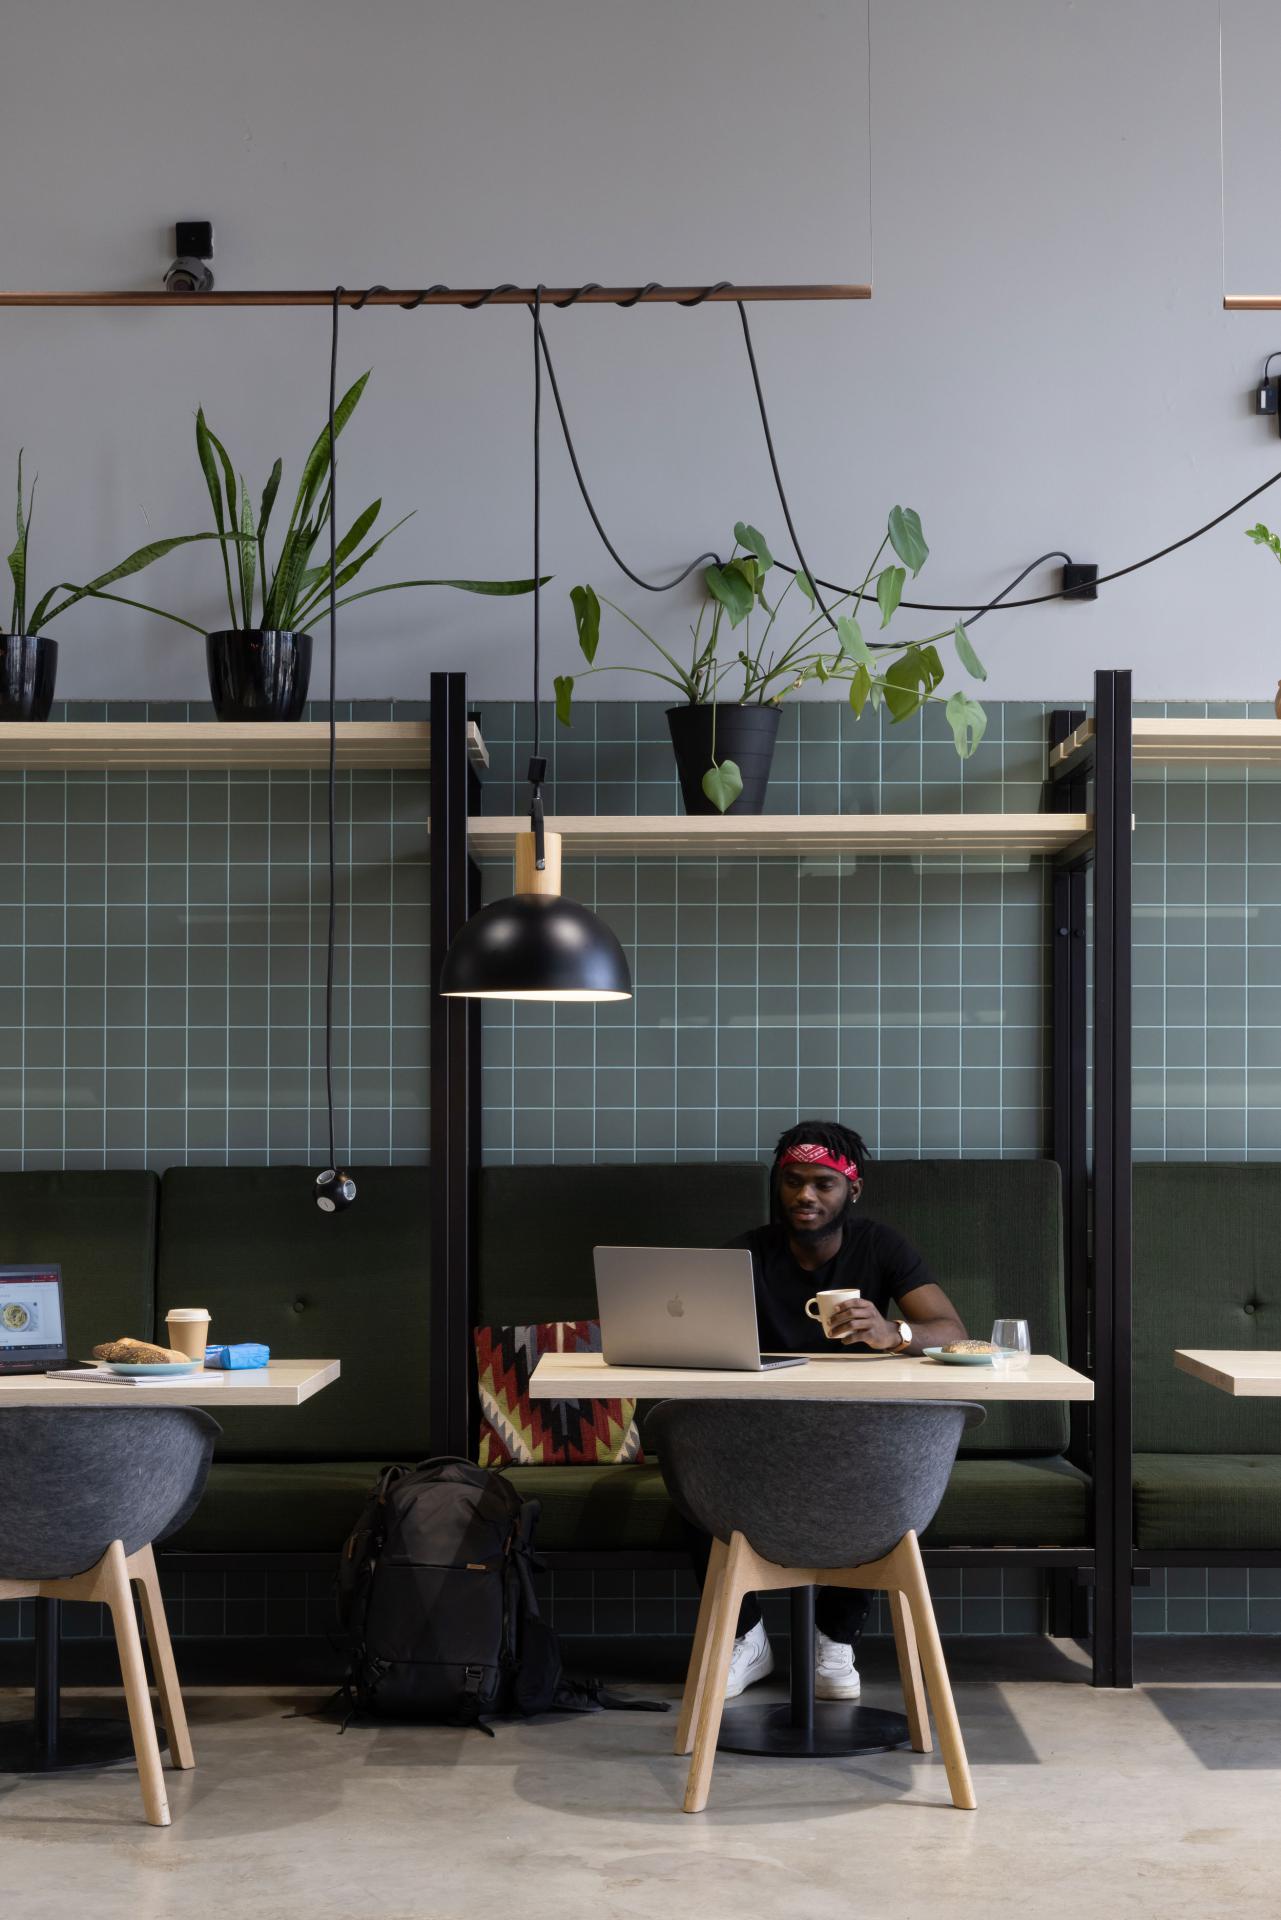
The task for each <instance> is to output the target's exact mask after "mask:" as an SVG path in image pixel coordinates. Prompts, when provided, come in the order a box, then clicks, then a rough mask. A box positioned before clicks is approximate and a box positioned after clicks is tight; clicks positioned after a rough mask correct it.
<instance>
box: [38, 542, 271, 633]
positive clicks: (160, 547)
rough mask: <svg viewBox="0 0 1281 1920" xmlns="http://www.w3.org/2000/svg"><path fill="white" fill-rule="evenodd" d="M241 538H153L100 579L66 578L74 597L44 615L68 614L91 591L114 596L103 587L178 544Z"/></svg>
mask: <svg viewBox="0 0 1281 1920" xmlns="http://www.w3.org/2000/svg"><path fill="white" fill-rule="evenodd" d="M240 538H241V536H240V534H238V533H226V534H220V533H180V534H177V535H176V536H175V537H173V538H172V539H169V540H153V541H152V542H151V544H150V545H149V546H146V547H139V548H138V549H137V551H136V552H134V553H131V554H130V555H129V556H128V558H127V559H125V560H122V561H121V562H120V565H119V566H118V567H112V568H111V569H110V570H109V571H108V572H107V573H100V574H99V575H98V576H97V578H96V579H94V580H89V581H87V582H86V583H85V585H84V586H82V587H73V586H72V585H71V584H70V582H69V581H64V582H63V586H64V587H65V588H66V591H67V592H68V593H69V594H70V595H71V598H70V599H69V600H64V601H62V602H61V604H60V605H58V606H56V607H54V608H53V609H52V611H51V612H49V613H46V614H45V615H44V618H45V619H46V620H52V619H53V618H54V615H55V614H59V613H65V612H66V610H67V608H68V607H73V606H74V605H75V604H76V602H77V601H78V600H83V599H84V598H85V596H86V595H87V594H88V595H93V596H95V597H96V598H98V599H101V600H106V599H110V598H112V596H111V595H110V594H104V593H103V592H102V591H101V589H102V588H103V587H109V586H112V585H113V584H114V583H115V581H117V580H127V579H128V578H129V576H130V574H132V573H141V572H142V570H143V568H144V567H149V566H151V565H153V564H154V562H155V561H157V560H163V558H164V556H165V555H166V554H167V553H172V552H173V551H174V549H175V548H176V547H189V546H192V545H193V544H194V543H195V542H196V541H197V540H218V541H220V542H222V543H223V544H224V546H225V545H226V544H227V543H228V542H231V541H239V540H240ZM61 590H62V589H61V588H59V589H58V591H61ZM117 597H118V596H117ZM52 598H53V596H52V594H46V595H45V598H44V600H42V601H41V603H40V605H41V608H43V607H44V606H45V604H46V602H47V601H49V600H51V599H52ZM135 604H137V603H136V602H134V601H127V602H126V605H128V606H133V605H135ZM146 611H147V612H148V613H153V612H154V613H160V612H161V609H160V608H158V607H156V608H153V607H148V608H147V609H146ZM162 617H163V618H166V619H176V618H177V615H176V614H164V615H162ZM179 624H180V625H183V626H187V625H190V624H191V623H190V622H189V621H181V622H179ZM203 631H204V629H203V627H197V628H196V632H197V633H203Z"/></svg>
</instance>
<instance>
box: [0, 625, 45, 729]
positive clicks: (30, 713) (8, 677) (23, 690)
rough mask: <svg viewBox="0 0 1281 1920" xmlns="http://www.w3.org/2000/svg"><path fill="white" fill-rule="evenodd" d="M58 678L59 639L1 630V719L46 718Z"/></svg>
mask: <svg viewBox="0 0 1281 1920" xmlns="http://www.w3.org/2000/svg"><path fill="white" fill-rule="evenodd" d="M57 678H58V642H57V641H56V640H46V639H45V637H44V635H43V634H42V633H0V720H47V719H48V718H49V709H50V707H51V706H52V705H53V689H54V683H55V681H56V680H57Z"/></svg>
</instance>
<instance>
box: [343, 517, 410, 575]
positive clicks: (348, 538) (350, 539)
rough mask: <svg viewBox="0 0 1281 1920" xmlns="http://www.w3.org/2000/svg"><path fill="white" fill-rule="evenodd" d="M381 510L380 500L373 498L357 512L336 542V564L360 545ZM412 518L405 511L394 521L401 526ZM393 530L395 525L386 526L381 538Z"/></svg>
mask: <svg viewBox="0 0 1281 1920" xmlns="http://www.w3.org/2000/svg"><path fill="white" fill-rule="evenodd" d="M382 510H383V503H382V501H381V500H375V501H374V503H373V505H372V506H368V507H366V508H365V511H364V512H363V513H358V514H357V515H356V518H355V519H354V520H353V521H352V523H351V525H350V526H349V527H348V529H347V531H346V533H345V534H344V535H343V537H342V539H341V540H340V541H339V542H338V545H337V546H336V547H335V549H334V561H335V563H336V565H338V566H341V565H342V563H343V561H344V560H346V559H348V558H349V556H350V555H351V554H353V553H354V552H355V551H356V548H357V547H358V546H359V545H360V543H361V541H362V540H363V539H364V537H365V535H366V534H367V533H368V532H369V529H370V528H371V527H372V526H373V524H374V521H375V520H376V519H377V518H378V516H379V514H380V513H381V512H382ZM412 518H413V515H412V514H408V513H407V514H406V515H405V516H404V519H402V520H398V521H397V522H396V526H398V527H403V526H404V524H405V520H411V519H412ZM395 531H396V528H395V527H388V529H387V532H386V533H385V534H384V535H383V539H384V540H386V539H387V538H388V536H389V535H390V534H392V533H394V532H395ZM328 571H329V563H328V561H326V563H325V572H326V573H328Z"/></svg>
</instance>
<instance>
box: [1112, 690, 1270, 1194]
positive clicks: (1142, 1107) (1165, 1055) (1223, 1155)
mask: <svg viewBox="0 0 1281 1920" xmlns="http://www.w3.org/2000/svg"><path fill="white" fill-rule="evenodd" d="M1136 711H1137V712H1138V713H1140V714H1149V715H1153V716H1162V715H1177V716H1178V717H1180V718H1194V717H1200V718H1206V717H1215V718H1225V719H1247V718H1248V719H1271V718H1272V717H1273V709H1272V703H1271V702H1270V701H1268V702H1266V703H1263V702H1260V703H1257V704H1252V705H1249V706H1247V705H1243V704H1235V705H1228V704H1218V705H1213V704H1212V705H1202V706H1190V705H1179V706H1178V707H1172V706H1171V707H1166V706H1160V705H1153V706H1140V707H1138V708H1137V709H1136ZM1134 794H1135V819H1136V825H1135V836H1134V863H1135V864H1134V1149H1135V1154H1136V1156H1137V1157H1139V1158H1141V1159H1149V1160H1259V1159H1263V1160H1273V1159H1276V1158H1277V1157H1278V1155H1279V1154H1281V780H1278V779H1277V778H1276V776H1275V775H1274V774H1271V773H1270V772H1269V771H1268V770H1266V769H1258V768H1249V767H1241V768H1234V769H1231V770H1230V775H1228V773H1227V770H1219V769H1215V770H1213V771H1209V770H1206V769H1203V768H1194V767H1187V768H1178V769H1175V770H1169V771H1167V772H1165V773H1164V775H1163V776H1162V777H1161V778H1160V779H1141V780H1137V781H1136V783H1135V789H1134Z"/></svg>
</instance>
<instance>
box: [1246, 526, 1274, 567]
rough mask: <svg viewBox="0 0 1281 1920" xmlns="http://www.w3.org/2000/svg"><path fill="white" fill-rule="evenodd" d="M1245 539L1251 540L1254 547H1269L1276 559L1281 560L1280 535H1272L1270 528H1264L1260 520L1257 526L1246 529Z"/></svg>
mask: <svg viewBox="0 0 1281 1920" xmlns="http://www.w3.org/2000/svg"><path fill="white" fill-rule="evenodd" d="M1245 537H1246V539H1247V540H1253V541H1254V543H1255V545H1256V546H1259V547H1270V548H1271V550H1272V552H1273V553H1275V555H1276V556H1277V559H1278V560H1281V534H1276V533H1273V532H1272V530H1271V528H1270V527H1265V526H1264V524H1263V522H1262V520H1260V521H1259V523H1258V525H1257V526H1253V527H1249V528H1247V529H1246V536H1245Z"/></svg>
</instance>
